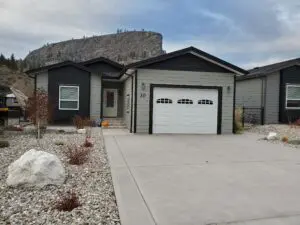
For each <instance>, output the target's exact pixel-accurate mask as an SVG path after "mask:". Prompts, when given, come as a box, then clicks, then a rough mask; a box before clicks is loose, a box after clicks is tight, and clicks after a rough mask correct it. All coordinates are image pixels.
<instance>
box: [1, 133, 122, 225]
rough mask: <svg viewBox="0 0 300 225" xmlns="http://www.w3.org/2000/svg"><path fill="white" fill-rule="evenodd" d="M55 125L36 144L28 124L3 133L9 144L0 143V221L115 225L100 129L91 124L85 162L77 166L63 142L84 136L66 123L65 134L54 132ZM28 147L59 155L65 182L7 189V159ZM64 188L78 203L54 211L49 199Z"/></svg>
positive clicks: (77, 140)
mask: <svg viewBox="0 0 300 225" xmlns="http://www.w3.org/2000/svg"><path fill="white" fill-rule="evenodd" d="M58 129H59V128H56V129H55V130H48V131H47V132H46V134H45V135H44V137H43V138H42V139H41V141H40V145H39V146H40V147H38V145H37V140H36V139H35V136H34V135H33V134H31V133H30V131H29V130H30V129H26V130H25V131H24V132H16V131H12V132H5V138H6V140H9V142H10V147H8V148H0V179H1V183H0V196H1V197H0V206H1V208H0V224H18V225H19V224H107V225H108V224H112V225H119V224H120V219H119V213H118V208H117V203H116V198H115V194H114V189H113V184H112V178H111V173H110V167H109V164H108V159H107V155H106V152H105V149H104V147H103V138H102V133H101V130H100V128H93V129H92V141H93V143H94V147H93V150H92V151H91V153H90V157H89V161H88V162H86V163H85V164H83V165H81V166H75V165H69V164H68V160H67V158H66V156H65V155H64V153H63V151H64V148H66V145H67V144H78V145H79V144H82V143H83V142H84V140H85V135H83V134H77V133H76V132H75V128H66V129H64V130H66V131H67V132H65V133H58ZM55 142H64V143H66V145H64V146H57V145H55ZM32 148H34V149H36V150H42V151H46V152H49V153H53V154H56V155H57V156H58V157H59V158H60V159H61V160H62V162H63V164H64V165H65V169H66V173H67V178H66V182H65V184H63V185H62V186H60V187H56V186H46V187H44V188H42V189H34V188H24V187H23V188H22V187H18V188H11V187H8V186H7V185H6V178H7V168H8V166H9V164H10V163H12V162H13V161H15V160H16V159H17V158H19V157H20V156H21V155H22V154H23V153H24V152H26V151H28V150H30V149H32ZM69 190H74V191H75V192H76V193H77V195H78V196H79V201H80V203H81V204H82V205H81V206H80V207H78V208H76V209H74V210H73V211H71V212H60V211H58V210H55V209H54V203H55V200H56V199H57V197H58V194H59V192H66V191H69Z"/></svg>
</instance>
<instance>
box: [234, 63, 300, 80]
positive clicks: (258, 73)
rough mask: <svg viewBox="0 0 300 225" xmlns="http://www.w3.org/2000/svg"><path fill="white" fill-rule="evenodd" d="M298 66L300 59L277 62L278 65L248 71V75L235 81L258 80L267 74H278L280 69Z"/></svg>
mask: <svg viewBox="0 0 300 225" xmlns="http://www.w3.org/2000/svg"><path fill="white" fill-rule="evenodd" d="M297 65H299V66H300V58H296V59H290V60H287V61H283V62H279V63H274V64H270V65H266V66H261V67H255V68H253V69H251V70H249V74H247V75H244V76H240V77H238V78H237V80H247V79H253V78H258V77H265V76H267V75H269V74H272V73H274V72H278V71H280V70H282V69H285V68H288V67H291V66H297Z"/></svg>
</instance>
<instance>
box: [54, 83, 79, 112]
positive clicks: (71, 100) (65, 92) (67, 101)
mask: <svg viewBox="0 0 300 225" xmlns="http://www.w3.org/2000/svg"><path fill="white" fill-rule="evenodd" d="M78 109H79V86H59V110H78Z"/></svg>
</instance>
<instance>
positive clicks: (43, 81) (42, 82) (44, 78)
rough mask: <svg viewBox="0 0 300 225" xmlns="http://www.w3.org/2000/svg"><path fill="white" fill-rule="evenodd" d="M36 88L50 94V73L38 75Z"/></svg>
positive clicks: (45, 72)
mask: <svg viewBox="0 0 300 225" xmlns="http://www.w3.org/2000/svg"><path fill="white" fill-rule="evenodd" d="M36 88H37V89H43V90H44V91H46V92H48V71H44V72H41V73H39V74H37V75H36Z"/></svg>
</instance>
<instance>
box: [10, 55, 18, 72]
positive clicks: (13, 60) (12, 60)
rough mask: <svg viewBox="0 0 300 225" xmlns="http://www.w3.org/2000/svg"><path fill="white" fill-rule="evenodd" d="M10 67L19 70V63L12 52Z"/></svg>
mask: <svg viewBox="0 0 300 225" xmlns="http://www.w3.org/2000/svg"><path fill="white" fill-rule="evenodd" d="M10 68H11V69H12V70H18V64H17V62H16V59H15V56H14V54H11V56H10Z"/></svg>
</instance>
